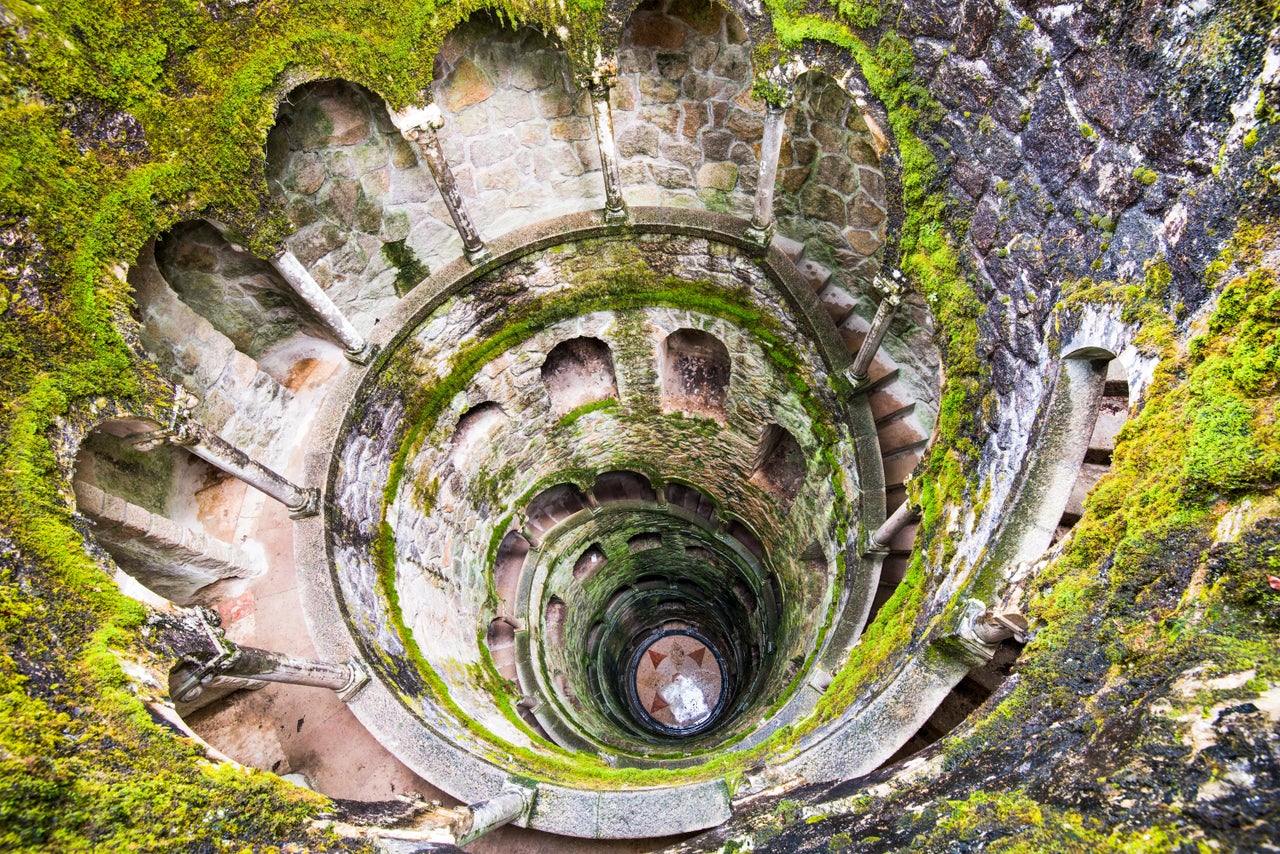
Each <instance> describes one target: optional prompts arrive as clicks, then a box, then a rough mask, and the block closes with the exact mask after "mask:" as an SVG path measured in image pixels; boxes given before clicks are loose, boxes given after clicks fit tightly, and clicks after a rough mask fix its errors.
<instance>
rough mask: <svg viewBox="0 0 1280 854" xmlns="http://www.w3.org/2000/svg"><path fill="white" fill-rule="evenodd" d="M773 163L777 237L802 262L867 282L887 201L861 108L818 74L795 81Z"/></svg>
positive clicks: (881, 233)
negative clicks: (791, 243)
mask: <svg viewBox="0 0 1280 854" xmlns="http://www.w3.org/2000/svg"><path fill="white" fill-rule="evenodd" d="M794 92H795V103H794V105H793V106H792V107H791V109H790V110H789V111H788V112H787V118H786V126H787V133H786V134H785V136H784V137H783V141H782V152H781V155H780V158H779V170H778V187H777V194H776V196H775V210H776V213H777V216H778V231H779V233H781V234H784V235H786V236H787V237H790V238H792V239H794V240H797V241H799V242H800V243H803V244H804V245H805V257H806V258H811V259H814V260H816V261H819V262H822V263H824V264H826V265H827V266H828V267H829V268H830V269H831V270H832V271H834V272H836V273H837V274H839V273H845V272H847V273H849V274H853V275H856V276H858V277H861V278H867V279H869V278H870V277H871V276H873V275H874V274H875V272H876V270H878V269H879V262H878V260H877V252H878V250H879V249H880V247H881V245H882V244H883V243H884V240H885V227H886V223H887V213H886V211H887V210H888V202H887V199H886V195H885V194H886V189H885V179H884V173H883V171H882V170H881V168H880V157H879V155H878V154H877V153H876V147H875V139H874V137H873V135H872V132H871V130H870V128H869V127H868V125H867V122H866V120H865V119H864V117H863V114H862V112H861V110H859V109H858V106H857V105H856V104H855V103H854V102H853V99H852V98H850V97H849V94H848V93H847V92H845V91H844V90H843V89H842V88H841V87H840V85H839V84H838V83H837V82H836V81H835V80H833V79H832V78H831V77H829V76H827V75H826V74H824V73H822V72H819V71H808V72H806V73H804V74H801V75H800V76H799V77H798V78H797V79H796V82H795V86H794Z"/></svg>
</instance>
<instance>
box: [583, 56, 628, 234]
mask: <svg viewBox="0 0 1280 854" xmlns="http://www.w3.org/2000/svg"><path fill="white" fill-rule="evenodd" d="M611 88H613V74H612V69H609V68H602V69H598V70H597V71H596V73H595V74H594V75H593V76H592V77H591V80H590V81H589V82H588V83H587V90H588V91H589V92H590V93H591V116H592V118H593V119H594V120H595V126H596V145H598V146H599V148H600V171H601V172H602V173H603V176H604V221H605V222H609V223H620V222H626V220H627V206H626V204H625V203H624V202H623V201H622V169H621V166H620V165H619V163H618V145H617V143H616V142H615V140H614V136H613V111H612V109H611V108H610V106H609V90H610V89H611Z"/></svg>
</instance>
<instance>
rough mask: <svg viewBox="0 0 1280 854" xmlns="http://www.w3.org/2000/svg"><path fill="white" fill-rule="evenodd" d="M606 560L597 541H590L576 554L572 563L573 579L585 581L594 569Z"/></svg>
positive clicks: (592, 573) (593, 572) (602, 564)
mask: <svg viewBox="0 0 1280 854" xmlns="http://www.w3.org/2000/svg"><path fill="white" fill-rule="evenodd" d="M606 561H608V557H606V556H605V553H604V549H602V548H601V547H600V544H599V543H592V544H591V545H590V546H588V547H587V548H586V549H584V550H583V552H582V554H580V555H578V559H577V560H576V561H575V562H574V564H573V580H574V581H586V580H587V579H588V578H590V577H591V576H592V575H594V574H595V572H596V570H598V569H600V568H601V567H602V566H604V565H605V562H606Z"/></svg>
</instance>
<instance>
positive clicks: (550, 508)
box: [525, 483, 588, 539]
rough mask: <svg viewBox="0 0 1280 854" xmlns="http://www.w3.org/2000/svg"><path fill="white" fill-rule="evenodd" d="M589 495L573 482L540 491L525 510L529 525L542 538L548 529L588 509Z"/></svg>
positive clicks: (531, 530) (535, 534)
mask: <svg viewBox="0 0 1280 854" xmlns="http://www.w3.org/2000/svg"><path fill="white" fill-rule="evenodd" d="M587 507H588V502H587V497H586V496H585V495H583V493H582V490H580V489H578V487H576V486H574V485H573V484H571V483H561V484H557V485H555V486H552V487H550V488H548V489H545V490H543V491H542V492H539V493H538V494H537V495H535V496H534V497H533V499H532V500H531V501H530V502H529V506H528V509H527V510H526V511H525V515H526V518H527V519H528V522H527V523H526V524H527V527H528V529H529V531H530V532H532V533H533V534H534V536H536V537H538V538H539V539H541V538H542V537H543V536H544V535H545V534H546V533H547V532H548V531H550V530H551V529H552V528H554V527H555V526H556V525H559V524H560V523H561V522H563V521H564V520H565V519H568V518H569V517H570V516H572V515H573V514H574V513H578V512H581V511H582V510H585V509H587Z"/></svg>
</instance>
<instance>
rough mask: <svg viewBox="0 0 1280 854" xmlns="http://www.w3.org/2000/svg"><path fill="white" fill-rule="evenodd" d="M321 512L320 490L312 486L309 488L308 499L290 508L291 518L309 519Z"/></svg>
mask: <svg viewBox="0 0 1280 854" xmlns="http://www.w3.org/2000/svg"><path fill="white" fill-rule="evenodd" d="M319 512H320V490H318V489H316V488H315V487H312V488H311V489H308V490H307V500H306V501H304V502H302V504H301V505H299V506H297V507H290V508H289V518H290V519H307V518H309V517H311V516H315V515H316V514H318V513H319Z"/></svg>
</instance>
